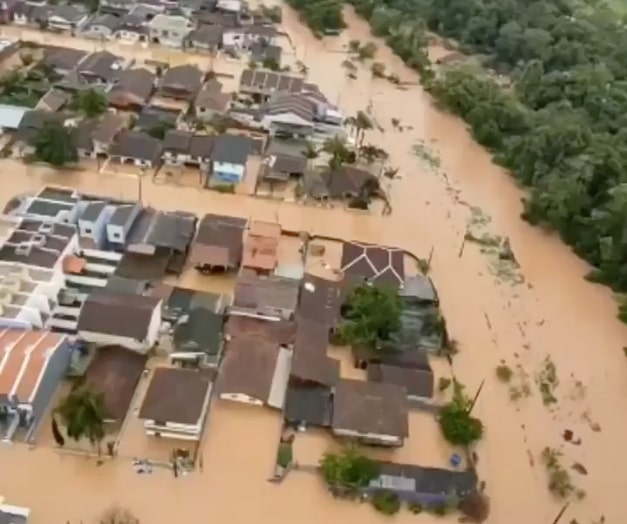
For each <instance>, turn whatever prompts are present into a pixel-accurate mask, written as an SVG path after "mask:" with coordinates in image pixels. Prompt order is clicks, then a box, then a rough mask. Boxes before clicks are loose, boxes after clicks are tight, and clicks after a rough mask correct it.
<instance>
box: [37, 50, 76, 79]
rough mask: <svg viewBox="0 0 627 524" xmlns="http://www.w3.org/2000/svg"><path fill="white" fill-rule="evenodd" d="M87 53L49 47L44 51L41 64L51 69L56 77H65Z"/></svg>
mask: <svg viewBox="0 0 627 524" xmlns="http://www.w3.org/2000/svg"><path fill="white" fill-rule="evenodd" d="M86 56H87V53H86V52H85V51H82V50H80V49H72V48H69V47H49V48H46V49H45V50H44V57H43V59H42V64H43V65H45V66H46V67H49V68H51V69H53V70H54V71H55V72H56V73H57V74H58V75H60V76H65V75H67V74H68V73H69V72H70V71H71V70H72V69H74V68H75V67H76V66H77V65H78V64H79V63H80V62H81V61H82V60H83V59H84V58H85V57H86Z"/></svg>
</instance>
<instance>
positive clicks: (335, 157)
mask: <svg viewBox="0 0 627 524" xmlns="http://www.w3.org/2000/svg"><path fill="white" fill-rule="evenodd" d="M322 151H324V152H325V153H327V154H328V155H330V156H331V159H330V160H329V167H330V168H331V169H332V170H335V169H339V168H340V167H341V166H342V164H344V163H346V161H347V160H348V159H349V158H350V155H351V152H350V150H349V149H348V147H347V145H346V140H345V139H344V138H342V137H340V136H337V135H336V136H334V137H333V138H329V139H327V140H325V141H324V144H322Z"/></svg>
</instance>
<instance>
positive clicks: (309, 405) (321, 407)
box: [283, 386, 333, 431]
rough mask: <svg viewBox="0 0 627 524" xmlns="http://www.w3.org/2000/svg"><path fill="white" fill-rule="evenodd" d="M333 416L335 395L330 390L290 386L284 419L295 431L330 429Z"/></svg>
mask: <svg viewBox="0 0 627 524" xmlns="http://www.w3.org/2000/svg"><path fill="white" fill-rule="evenodd" d="M332 414H333V393H332V391H331V390H330V389H329V388H327V387H321V386H318V387H316V386H312V387H307V388H303V387H296V386H288V388H287V393H286V395H285V408H284V410H283V418H284V420H285V422H286V423H287V424H289V425H290V426H291V427H293V428H294V429H297V430H300V431H302V430H304V429H306V428H307V427H308V426H313V427H321V428H329V427H331V417H332Z"/></svg>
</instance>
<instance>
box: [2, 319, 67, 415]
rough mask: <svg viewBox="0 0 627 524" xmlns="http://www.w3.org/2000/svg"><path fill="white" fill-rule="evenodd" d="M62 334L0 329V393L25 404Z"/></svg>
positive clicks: (36, 385)
mask: <svg viewBox="0 0 627 524" xmlns="http://www.w3.org/2000/svg"><path fill="white" fill-rule="evenodd" d="M65 340H66V336H65V335H61V334H58V333H51V332H49V331H31V330H21V329H3V330H1V331H0V363H1V365H0V396H5V397H7V398H9V399H11V401H12V402H13V401H15V402H19V403H24V404H28V403H30V402H32V401H33V399H34V396H35V394H36V393H37V389H38V385H39V378H40V376H41V374H42V373H43V372H44V370H45V369H46V367H47V366H48V362H49V361H50V358H51V357H52V356H53V354H54V351H56V350H58V349H59V348H60V347H61V344H62V343H63V342H64V341H65Z"/></svg>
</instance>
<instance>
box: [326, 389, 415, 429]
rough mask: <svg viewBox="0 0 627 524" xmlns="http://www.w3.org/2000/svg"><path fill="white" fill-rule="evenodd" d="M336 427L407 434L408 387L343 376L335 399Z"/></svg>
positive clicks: (334, 421) (333, 424) (334, 423)
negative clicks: (406, 389)
mask: <svg viewBox="0 0 627 524" xmlns="http://www.w3.org/2000/svg"><path fill="white" fill-rule="evenodd" d="M332 426H333V429H334V430H348V431H354V432H357V433H361V434H371V435H388V436H394V437H407V436H408V435H409V424H408V417H407V399H406V392H405V389H404V388H402V387H399V386H395V385H392V384H380V383H375V382H363V381H361V380H352V379H341V380H340V381H338V383H337V385H336V387H335V397H334V401H333V422H332Z"/></svg>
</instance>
